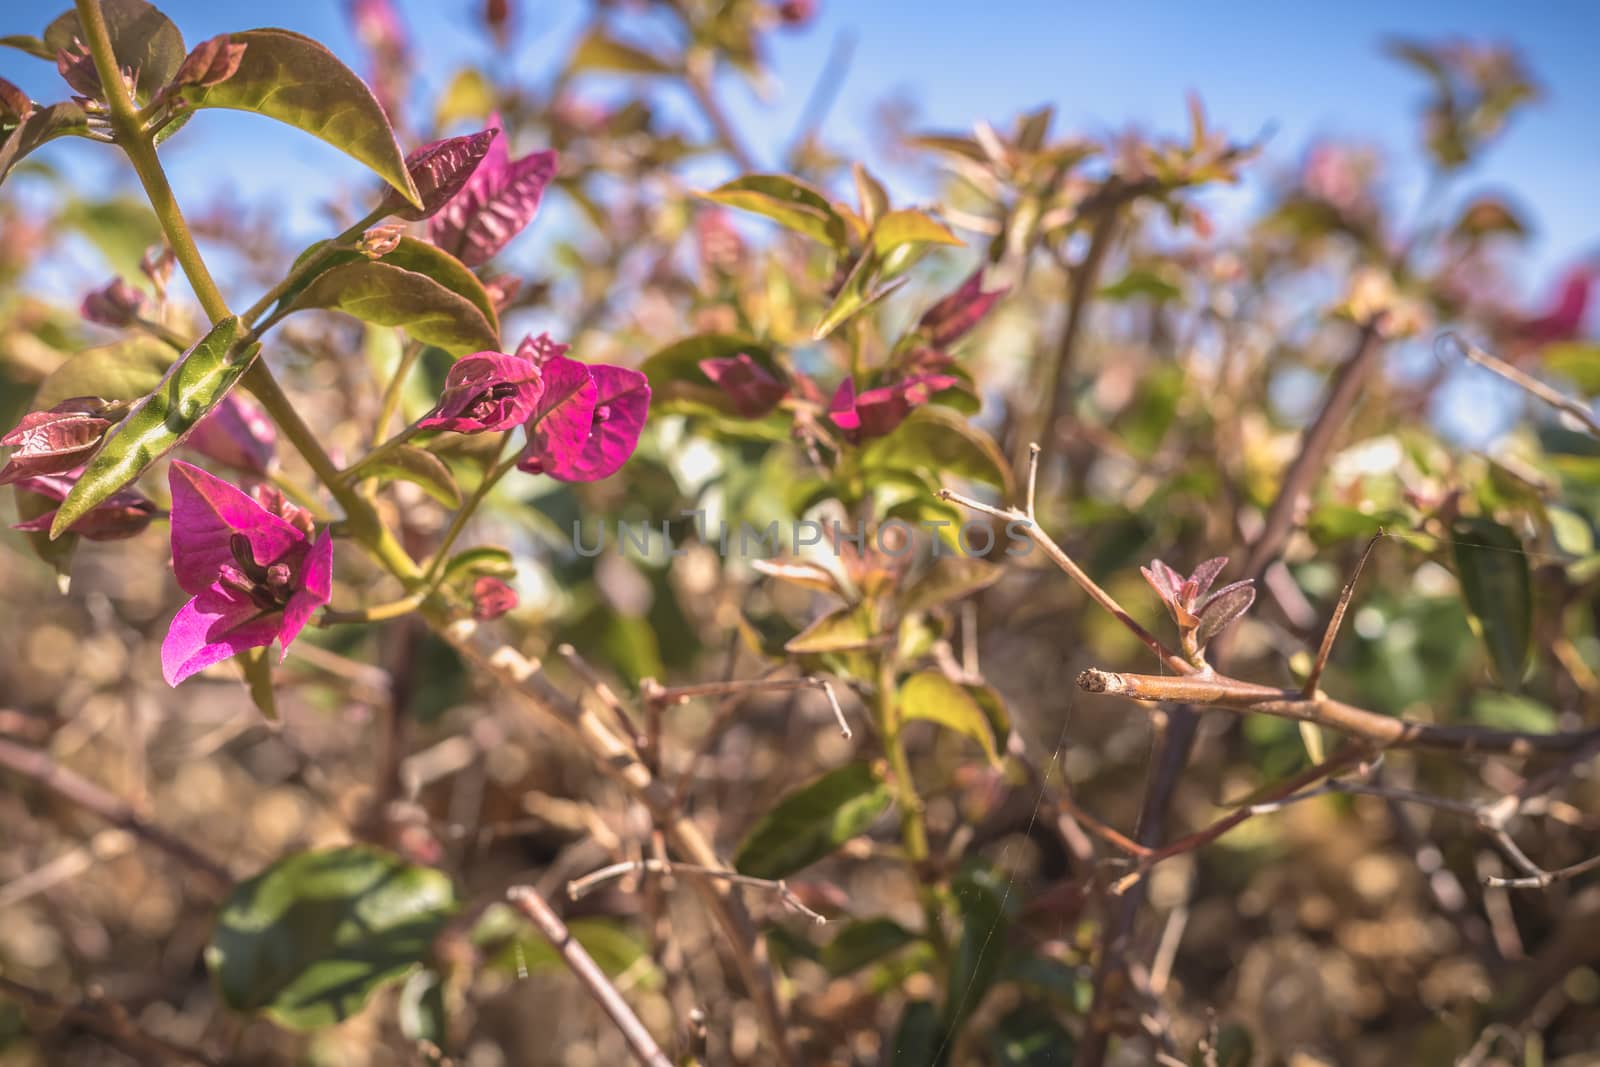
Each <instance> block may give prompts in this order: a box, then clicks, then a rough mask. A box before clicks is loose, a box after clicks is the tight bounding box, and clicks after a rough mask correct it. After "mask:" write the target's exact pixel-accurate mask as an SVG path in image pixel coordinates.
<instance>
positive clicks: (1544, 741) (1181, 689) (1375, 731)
mask: <svg viewBox="0 0 1600 1067" xmlns="http://www.w3.org/2000/svg"><path fill="white" fill-rule="evenodd" d="M1078 687H1079V688H1080V689H1082V690H1084V692H1087V693H1111V694H1115V695H1118V696H1125V697H1128V698H1129V699H1131V700H1144V701H1159V702H1186V703H1190V704H1202V705H1205V706H1206V707H1213V708H1224V709H1229V710H1234V711H1248V712H1260V713H1262V714H1264V715H1272V716H1276V717H1277V718H1280V719H1293V720H1296V721H1299V722H1311V723H1316V724H1317V725H1319V726H1326V727H1329V728H1330V729H1334V730H1338V731H1340V732H1341V733H1344V734H1348V735H1350V736H1351V737H1354V738H1357V739H1359V740H1361V741H1364V742H1366V743H1367V744H1368V745H1371V746H1373V747H1376V748H1431V749H1443V750H1447V751H1454V752H1462V753H1473V752H1504V753H1508V754H1510V755H1513V756H1526V755H1529V754H1531V753H1534V752H1571V751H1574V750H1578V749H1584V748H1586V747H1588V746H1590V745H1593V744H1594V743H1595V742H1596V740H1597V739H1600V729H1596V730H1576V731H1571V732H1567V733H1555V734H1532V733H1523V732H1520V731H1516V730H1494V729H1490V728H1487V727H1482V726H1439V725H1436V724H1434V723H1426V722H1417V721H1415V720H1413V719H1402V718H1398V717H1396V716H1393V715H1384V714H1382V713H1380V712H1376V711H1369V710H1367V709H1366V708H1359V707H1356V706H1355V705H1354V704H1346V703H1344V702H1343V701H1340V700H1334V699H1332V698H1330V697H1326V696H1317V697H1315V698H1313V699H1310V700H1306V699H1304V698H1303V697H1301V696H1300V694H1299V692H1298V691H1297V690H1293V689H1275V688H1273V687H1272V686H1266V685H1255V684H1253V683H1250V682H1241V681H1239V680H1237V679H1234V678H1227V677H1224V676H1223V675H1219V674H1213V675H1208V676H1204V677H1201V676H1190V677H1187V678H1173V677H1170V676H1168V675H1156V674H1121V673H1117V672H1115V671H1103V670H1099V669H1098V668H1094V667H1091V668H1089V669H1088V670H1086V671H1084V672H1083V673H1081V674H1079V675H1078Z"/></svg>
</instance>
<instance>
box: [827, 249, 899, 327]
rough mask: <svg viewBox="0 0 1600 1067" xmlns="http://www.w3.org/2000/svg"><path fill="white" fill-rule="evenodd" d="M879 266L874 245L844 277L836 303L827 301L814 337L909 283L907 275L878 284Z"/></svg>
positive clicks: (842, 323)
mask: <svg viewBox="0 0 1600 1067" xmlns="http://www.w3.org/2000/svg"><path fill="white" fill-rule="evenodd" d="M879 266H880V263H879V260H878V256H877V253H875V252H873V251H872V250H871V249H868V250H867V251H865V252H863V253H861V257H860V258H859V259H857V260H856V263H855V266H853V267H851V268H850V273H849V274H848V275H847V276H846V277H845V280H844V284H843V285H841V286H840V287H839V293H838V295H837V296H835V297H834V298H833V303H832V304H830V305H828V310H827V311H825V312H823V315H822V319H821V320H820V321H819V322H818V323H817V325H816V326H815V327H813V328H812V330H811V339H812V340H813V341H821V340H824V339H825V338H826V337H827V336H828V335H829V334H831V333H833V331H834V330H837V329H838V328H839V327H840V326H843V325H844V324H845V323H847V322H849V321H850V320H851V319H853V318H855V317H856V316H857V315H859V314H861V313H862V312H863V311H866V310H867V309H868V308H870V307H871V306H872V305H874V304H876V303H878V302H879V301H880V300H882V299H883V298H884V297H886V296H888V295H889V294H890V293H892V292H894V291H895V290H896V289H899V288H900V287H901V286H902V285H904V284H905V283H906V280H907V279H905V278H901V279H899V280H898V281H893V282H889V283H887V284H884V285H878V284H876V283H877V281H878V279H879V276H880V271H879V269H878V268H879Z"/></svg>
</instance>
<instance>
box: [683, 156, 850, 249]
mask: <svg viewBox="0 0 1600 1067" xmlns="http://www.w3.org/2000/svg"><path fill="white" fill-rule="evenodd" d="M700 195H701V196H703V197H705V198H706V199H707V200H710V201H713V202H714V203H718V204H724V205H726V206H728V207H736V208H739V209H740V210H742V211H749V212H753V213H754V214H757V215H762V216H764V217H766V218H769V219H771V220H773V221H774V222H776V223H778V224H779V225H780V226H783V227H784V228H786V229H790V230H793V231H795V232H796V233H801V234H805V235H806V236H807V237H810V238H812V239H813V240H817V241H821V242H822V243H823V244H825V245H829V246H830V247H832V248H834V249H836V250H840V251H843V250H844V249H845V248H846V247H847V246H848V242H847V241H846V239H845V223H844V219H843V218H841V217H840V215H839V213H838V212H837V211H836V210H834V206H833V203H832V201H830V200H829V199H828V198H827V197H826V196H824V195H823V194H822V193H821V192H819V191H818V190H816V189H814V188H812V187H811V186H809V185H807V184H805V183H804V182H801V181H798V180H796V179H794V178H790V177H787V176H785V175H782V174H749V175H746V176H745V177H743V178H735V179H734V180H733V181H731V182H727V183H726V184H723V185H719V186H718V187H717V188H715V189H713V190H711V191H710V192H708V193H701V194H700Z"/></svg>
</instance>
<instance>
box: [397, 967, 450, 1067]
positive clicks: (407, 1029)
mask: <svg viewBox="0 0 1600 1067" xmlns="http://www.w3.org/2000/svg"><path fill="white" fill-rule="evenodd" d="M395 1021H396V1022H398V1023H399V1024H400V1033H401V1034H403V1035H405V1039H406V1040H407V1041H426V1042H428V1043H429V1044H431V1045H433V1046H434V1047H435V1048H443V1047H444V1045H445V1042H446V1041H447V1040H448V1038H449V1028H448V1024H447V1021H446V1017H445V1007H444V979H442V978H440V977H439V972H438V971H435V970H433V969H431V968H424V969H423V970H420V971H417V972H415V973H413V974H412V975H411V977H409V978H407V979H406V984H405V985H403V986H401V987H400V1000H399V1003H398V1004H396V1005H395ZM432 1062H437V1061H436V1060H434V1061H432Z"/></svg>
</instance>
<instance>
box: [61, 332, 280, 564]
mask: <svg viewBox="0 0 1600 1067" xmlns="http://www.w3.org/2000/svg"><path fill="white" fill-rule="evenodd" d="M239 338H240V325H239V320H238V318H237V317H236V316H231V315H230V316H229V317H228V318H225V319H223V320H222V321H221V322H219V323H217V324H216V325H215V326H213V327H212V328H211V330H210V332H208V333H207V334H206V335H205V336H204V337H202V338H201V339H200V340H199V341H196V342H195V344H194V347H193V348H191V349H189V351H187V352H185V353H184V354H183V357H182V358H181V359H179V360H178V362H177V363H175V364H173V366H172V368H171V369H170V370H169V371H168V372H167V375H166V377H164V378H163V379H162V380H161V382H160V384H159V385H157V386H156V388H155V389H154V390H153V391H152V392H151V393H150V394H149V395H148V396H146V397H145V398H144V399H143V400H142V401H140V403H139V404H138V405H137V406H136V407H135V408H134V409H133V411H131V412H130V413H129V414H128V417H127V418H126V419H124V420H123V421H122V422H121V423H120V424H119V425H118V426H117V428H116V429H114V430H112V431H111V435H110V436H109V437H107V438H106V442H105V444H104V445H102V446H101V447H100V451H98V452H96V453H95V455H94V458H93V459H91V460H90V461H89V465H88V467H86V468H85V469H84V472H83V477H81V478H79V479H78V482H77V484H76V485H74V486H73V487H72V491H71V492H69V493H68V494H67V498H66V499H65V500H63V501H62V502H61V508H60V510H58V511H57V512H56V517H55V520H54V521H53V522H52V523H51V525H50V536H51V537H60V536H61V534H62V532H63V531H65V530H66V528H67V527H69V526H71V525H72V524H73V523H75V522H77V521H78V520H79V519H81V518H83V516H84V515H86V514H88V513H89V511H90V510H91V509H93V508H94V506H95V505H96V504H99V503H100V502H101V501H102V500H104V499H106V497H108V496H110V495H111V494H112V493H115V492H116V491H117V490H119V489H121V488H123V487H124V486H126V485H128V484H129V483H130V482H132V481H133V480H134V479H135V478H137V477H139V475H141V474H143V473H144V472H145V471H146V470H148V469H149V468H150V465H151V464H152V463H154V462H155V461H156V460H158V459H160V458H161V457H162V456H164V455H166V454H167V453H168V452H171V451H172V450H173V449H174V448H176V447H177V446H178V443H179V442H180V441H182V440H183V438H184V435H185V434H187V433H188V432H189V431H190V430H192V429H194V426H195V423H197V422H199V421H200V420H201V419H202V418H204V417H205V415H206V413H207V412H209V411H210V410H211V409H212V408H214V407H216V406H217V405H218V404H220V403H221V402H222V398H223V397H225V396H227V395H228V390H229V389H231V388H233V384H234V383H235V382H237V381H238V380H239V378H240V376H242V375H243V374H244V372H245V371H246V370H248V369H249V367H250V362H251V360H252V359H254V358H255V354H256V352H257V351H259V350H260V348H261V346H260V345H259V344H252V345H250V346H249V347H248V348H247V349H245V350H243V351H236V350H235V348H236V346H237V344H238V341H239Z"/></svg>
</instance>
